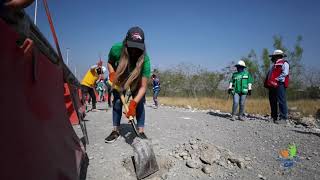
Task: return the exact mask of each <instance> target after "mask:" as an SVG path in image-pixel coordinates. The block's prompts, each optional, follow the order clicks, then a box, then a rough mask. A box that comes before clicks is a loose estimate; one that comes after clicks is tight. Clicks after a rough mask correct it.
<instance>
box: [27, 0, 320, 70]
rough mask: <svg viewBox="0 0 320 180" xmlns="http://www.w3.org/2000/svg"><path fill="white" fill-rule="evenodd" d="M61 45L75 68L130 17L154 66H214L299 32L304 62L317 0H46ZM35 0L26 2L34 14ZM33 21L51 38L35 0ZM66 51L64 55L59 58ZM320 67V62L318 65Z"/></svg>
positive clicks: (103, 49)
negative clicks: (35, 8) (29, 3)
mask: <svg viewBox="0 0 320 180" xmlns="http://www.w3.org/2000/svg"><path fill="white" fill-rule="evenodd" d="M48 3H49V8H50V10H51V14H52V17H53V21H54V25H55V28H56V31H57V34H58V38H59V42H60V46H61V49H62V52H63V55H64V58H65V56H66V48H67V47H69V48H70V49H71V50H70V53H69V60H70V67H71V69H74V67H75V66H76V67H77V69H78V72H79V71H80V73H81V75H82V74H83V73H84V72H85V71H86V69H87V68H88V67H89V66H90V65H92V64H95V63H96V61H97V60H98V58H99V54H101V55H102V58H103V59H104V60H107V55H108V52H109V49H110V47H111V46H112V44H113V43H116V42H120V41H122V40H123V38H124V37H125V34H126V32H127V30H128V29H129V28H130V27H132V26H135V25H138V26H140V27H142V28H143V29H144V31H145V36H146V46H147V51H148V54H149V56H150V57H151V63H152V66H153V67H159V68H169V67H171V66H173V65H176V64H179V63H182V62H187V63H193V64H200V65H201V66H202V67H206V68H208V69H209V70H220V69H221V68H223V67H225V66H226V65H227V64H228V63H230V62H231V61H238V60H239V59H240V58H241V57H242V56H245V55H247V54H248V53H249V52H250V50H251V49H254V50H256V52H257V54H258V56H261V51H262V48H268V49H269V51H270V52H271V51H273V47H272V43H273V40H272V37H273V36H274V35H281V36H283V38H284V43H285V45H287V46H288V47H289V48H291V49H292V46H293V44H294V42H295V40H296V37H297V36H298V35H302V36H303V42H302V46H303V48H304V54H303V62H304V64H305V65H306V66H308V67H317V66H319V65H320V59H319V57H318V56H317V55H318V53H319V52H320V45H319V43H320V34H319V32H320V11H319V9H320V1H318V0H306V1H298V0H268V1H262V0H241V1H240V0H224V1H222V0H221V1H216V0H197V1H195V0H184V1H182V0H171V1H170V0H161V1H155V0H136V1H132V0H117V1H116V0H90V1H85V0H79V1H72V0H64V1H62V0H60V1H59V0H55V1H53V0H48ZM33 10H34V5H31V6H30V7H29V8H28V9H27V13H28V14H29V15H30V17H31V18H33V16H34V15H33ZM37 26H38V27H39V28H40V30H41V31H42V33H43V34H44V35H45V36H46V37H47V38H48V39H49V40H50V41H52V35H51V32H50V30H49V25H48V22H47V19H46V16H45V12H44V8H43V5H42V1H39V11H38V19H37ZM65 59H66V58H65ZM318 69H320V68H318Z"/></svg>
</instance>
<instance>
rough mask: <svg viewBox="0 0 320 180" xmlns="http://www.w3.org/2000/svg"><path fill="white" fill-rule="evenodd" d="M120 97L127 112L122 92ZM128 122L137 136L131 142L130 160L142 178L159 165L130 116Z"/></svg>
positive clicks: (156, 169) (138, 176) (147, 142)
mask: <svg viewBox="0 0 320 180" xmlns="http://www.w3.org/2000/svg"><path fill="white" fill-rule="evenodd" d="M120 99H121V101H122V104H123V106H124V108H125V112H128V110H129V109H128V105H127V104H126V103H125V98H124V96H123V94H122V93H120ZM129 123H130V124H131V125H132V128H133V130H134V132H135V133H136V135H137V137H138V138H136V139H134V141H133V143H132V146H133V149H134V156H133V157H132V161H133V165H134V168H135V171H136V175H137V178H138V179H143V178H145V177H148V176H150V175H151V174H153V173H155V172H157V171H159V166H158V164H157V160H156V156H155V155H154V152H153V149H152V147H151V143H150V141H149V140H147V139H142V138H141V137H140V134H139V132H138V130H137V127H136V125H135V122H134V119H133V117H132V116H130V117H129Z"/></svg>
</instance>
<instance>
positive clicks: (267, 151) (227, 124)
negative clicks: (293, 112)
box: [75, 103, 320, 180]
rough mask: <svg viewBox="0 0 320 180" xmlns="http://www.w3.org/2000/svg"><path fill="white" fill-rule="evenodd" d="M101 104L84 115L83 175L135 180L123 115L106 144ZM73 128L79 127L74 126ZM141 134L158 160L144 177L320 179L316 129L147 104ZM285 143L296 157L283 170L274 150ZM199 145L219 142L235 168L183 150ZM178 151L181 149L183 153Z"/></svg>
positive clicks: (108, 113) (107, 120)
mask: <svg viewBox="0 0 320 180" xmlns="http://www.w3.org/2000/svg"><path fill="white" fill-rule="evenodd" d="M105 107H106V104H104V103H100V104H99V103H98V108H101V109H104V110H101V111H99V112H89V113H88V114H87V117H86V118H85V119H86V120H87V121H86V125H87V130H88V135H89V140H90V144H89V145H88V146H87V152H88V155H89V159H90V165H89V168H88V175H87V179H89V180H103V179H112V180H118V179H119V180H120V179H129V180H130V179H136V178H135V175H134V173H133V169H132V164H131V161H130V157H131V156H132V155H133V149H132V147H131V146H130V143H131V142H132V138H133V133H132V131H131V129H130V126H129V125H127V124H126V120H125V119H124V118H123V120H122V123H123V124H122V130H121V134H122V137H121V138H120V139H119V140H118V141H116V142H114V143H112V144H107V143H105V142H104V138H105V137H106V136H107V135H109V133H110V132H111V129H112V110H105ZM75 129H76V130H77V131H78V132H79V128H78V127H75ZM146 134H147V136H148V137H149V139H150V140H151V141H152V144H153V149H154V151H155V154H156V155H157V160H158V164H159V165H160V171H159V172H158V173H156V174H154V175H153V176H152V177H150V178H149V179H168V180H170V179H171V180H173V179H181V180H182V179H183V180H185V179H304V180H307V179H308V180H309V179H320V141H319V140H320V132H319V130H318V129H307V128H304V127H302V126H298V127H294V126H291V125H287V126H286V125H275V124H273V123H270V122H267V121H262V120H248V121H245V122H241V121H234V122H233V121H230V120H228V119H227V118H222V117H217V116H213V115H210V114H208V113H207V112H206V111H192V110H190V109H181V108H170V107H160V108H159V109H153V108H152V107H151V106H150V105H148V104H147V105H146ZM291 142H294V143H295V144H296V145H297V147H298V158H297V160H296V162H295V163H294V166H293V167H291V168H289V169H285V168H284V167H283V166H282V165H281V161H279V159H278V154H279V151H280V150H281V149H285V148H286V147H287V146H288V144H289V143H291ZM195 146H196V147H195ZM202 146H210V147H211V146H212V147H213V146H214V147H219V148H220V149H218V150H219V152H220V150H221V149H224V150H226V151H228V152H230V153H232V154H234V155H236V156H237V157H241V160H242V161H243V163H244V164H243V166H241V167H238V166H237V164H236V163H232V162H230V161H229V160H228V159H226V160H227V161H225V164H223V163H221V162H218V161H217V162H215V163H212V164H211V165H210V164H206V163H204V162H202V161H201V160H199V157H196V156H194V155H191V154H192V153H189V154H188V152H193V148H196V149H200V150H201V147H202ZM199 147H200V148H199ZM210 152H212V151H208V153H210ZM179 153H182V154H179ZM183 153H187V154H185V155H186V156H184V154H183ZM180 155H181V156H180ZM189 156H190V157H189ZM191 156H192V157H191ZM221 156H223V155H222V154H221ZM221 159H222V158H221ZM190 160H193V161H194V160H195V161H194V162H196V163H198V164H197V167H193V168H190V167H188V166H187V165H186V163H187V162H190ZM203 167H206V168H207V169H206V170H207V171H206V172H207V174H206V173H204V172H203V171H202V168H203ZM147 179H148V178H147Z"/></svg>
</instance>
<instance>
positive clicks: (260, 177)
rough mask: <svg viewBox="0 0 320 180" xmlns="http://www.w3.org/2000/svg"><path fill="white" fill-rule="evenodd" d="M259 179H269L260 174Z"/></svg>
mask: <svg viewBox="0 0 320 180" xmlns="http://www.w3.org/2000/svg"><path fill="white" fill-rule="evenodd" d="M258 178H259V179H262V180H266V179H267V178H266V177H264V176H262V175H261V174H258Z"/></svg>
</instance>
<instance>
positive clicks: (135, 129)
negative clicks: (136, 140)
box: [119, 92, 140, 137]
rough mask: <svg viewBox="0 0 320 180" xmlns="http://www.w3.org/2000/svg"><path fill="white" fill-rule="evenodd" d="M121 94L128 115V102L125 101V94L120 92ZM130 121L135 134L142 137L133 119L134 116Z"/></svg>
mask: <svg viewBox="0 0 320 180" xmlns="http://www.w3.org/2000/svg"><path fill="white" fill-rule="evenodd" d="M119 93H120V99H121V102H122V104H123V106H124V109H125V112H126V113H127V112H128V111H129V108H128V105H127V104H126V101H125V98H124V95H123V93H121V92H119ZM128 119H129V123H130V124H131V125H132V128H133V130H134V132H135V133H136V135H137V136H138V137H140V135H139V133H138V130H137V127H136V125H135V124H134V119H133V117H132V116H129V118H128Z"/></svg>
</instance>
